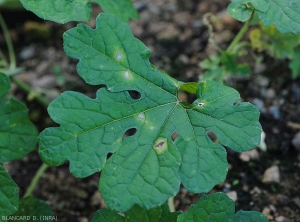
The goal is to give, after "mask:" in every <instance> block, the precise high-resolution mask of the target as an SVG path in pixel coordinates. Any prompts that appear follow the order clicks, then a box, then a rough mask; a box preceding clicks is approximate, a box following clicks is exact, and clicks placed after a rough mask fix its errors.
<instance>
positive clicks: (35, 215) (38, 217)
mask: <svg viewBox="0 0 300 222" xmlns="http://www.w3.org/2000/svg"><path fill="white" fill-rule="evenodd" d="M14 216H15V217H16V218H18V221H21V222H27V221H28V219H27V218H28V217H29V218H30V219H31V220H32V221H45V222H51V221H52V219H53V217H54V214H53V212H52V211H51V209H50V207H49V205H48V204H47V203H46V202H45V201H43V200H39V199H37V198H35V197H33V196H29V197H26V198H24V199H21V200H20V206H19V209H18V211H17V212H15V213H14V214H13V215H12V216H11V217H12V218H13V217H14Z"/></svg>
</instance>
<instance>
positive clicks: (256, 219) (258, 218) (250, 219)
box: [233, 210, 269, 222]
mask: <svg viewBox="0 0 300 222" xmlns="http://www.w3.org/2000/svg"><path fill="white" fill-rule="evenodd" d="M268 221H269V220H268V219H267V217H266V216H265V215H264V214H262V213H260V212H257V211H242V210H240V211H239V212H237V213H236V214H235V215H234V217H233V222H268Z"/></svg>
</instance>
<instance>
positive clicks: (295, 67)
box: [289, 47, 300, 79]
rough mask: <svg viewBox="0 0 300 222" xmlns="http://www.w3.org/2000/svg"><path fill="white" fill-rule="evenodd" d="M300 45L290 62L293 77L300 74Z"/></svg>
mask: <svg viewBox="0 0 300 222" xmlns="http://www.w3.org/2000/svg"><path fill="white" fill-rule="evenodd" d="M299 61H300V47H297V48H296V49H295V51H294V53H293V56H292V59H291V61H290V63H289V67H290V69H291V70H292V77H293V79H295V78H297V77H298V76H299V75H300V63H299Z"/></svg>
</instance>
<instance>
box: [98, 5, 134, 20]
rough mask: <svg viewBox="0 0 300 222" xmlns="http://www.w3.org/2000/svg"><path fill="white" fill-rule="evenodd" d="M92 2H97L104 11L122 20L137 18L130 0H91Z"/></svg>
mask: <svg viewBox="0 0 300 222" xmlns="http://www.w3.org/2000/svg"><path fill="white" fill-rule="evenodd" d="M93 2H96V3H98V4H99V5H100V6H101V8H102V9H103V11H104V12H107V13H111V14H115V15H117V16H118V17H120V18H121V19H122V20H123V21H124V22H128V21H129V19H130V18H135V19H137V18H139V14H138V12H137V11H136V9H135V8H134V7H133V5H132V2H131V0H110V1H106V0H93Z"/></svg>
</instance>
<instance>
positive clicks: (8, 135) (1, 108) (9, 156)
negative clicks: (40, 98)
mask: <svg viewBox="0 0 300 222" xmlns="http://www.w3.org/2000/svg"><path fill="white" fill-rule="evenodd" d="M0 89H1V92H0V100H1V99H2V98H3V96H4V95H5V94H6V93H7V92H8V91H9V89H10V81H9V78H8V77H7V76H6V75H4V74H3V73H0ZM0 122H1V125H0V141H1V144H0V163H3V162H5V161H9V160H16V159H20V158H23V157H24V156H25V155H26V154H27V153H29V152H31V151H32V150H34V148H35V145H36V142H37V137H38V132H37V130H36V128H35V126H34V125H33V124H32V123H31V122H30V120H29V119H28V109H27V108H26V106H25V105H24V104H22V103H20V102H18V101H17V100H15V99H14V98H12V99H10V100H8V101H6V102H0Z"/></svg>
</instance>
